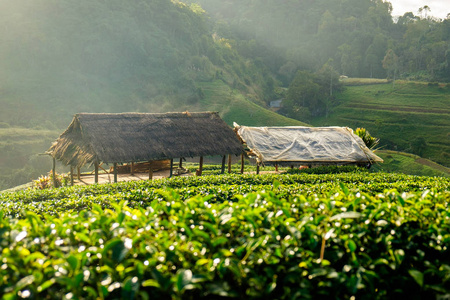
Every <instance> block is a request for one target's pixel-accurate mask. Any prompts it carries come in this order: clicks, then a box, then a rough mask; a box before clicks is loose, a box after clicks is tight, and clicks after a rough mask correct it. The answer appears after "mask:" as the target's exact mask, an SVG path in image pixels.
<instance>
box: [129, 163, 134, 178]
mask: <svg viewBox="0 0 450 300" xmlns="http://www.w3.org/2000/svg"><path fill="white" fill-rule="evenodd" d="M130 168H131V172H130V174H131V176H133V175H134V161H132V162H131V167H130Z"/></svg>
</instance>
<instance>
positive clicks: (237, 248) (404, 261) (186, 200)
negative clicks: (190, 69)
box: [0, 172, 450, 299]
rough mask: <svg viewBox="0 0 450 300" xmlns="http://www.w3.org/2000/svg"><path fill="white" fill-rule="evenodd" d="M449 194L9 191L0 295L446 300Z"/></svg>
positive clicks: (1, 197)
mask: <svg viewBox="0 0 450 300" xmlns="http://www.w3.org/2000/svg"><path fill="white" fill-rule="evenodd" d="M449 185H450V179H448V178H443V177H417V176H407V175H399V174H387V173H376V174H374V173H366V172H352V173H342V174H323V175H317V174H284V175H237V174H231V175H220V176H203V177H190V178H186V177H176V178H171V179H166V180H155V181H140V182H128V183H118V184H107V185H94V186H88V187H79V186H77V187H66V188H59V189H49V190H28V191H22V192H17V193H4V194H0V202H1V207H2V208H1V210H0V250H1V262H0V294H1V295H2V297H3V299H22V298H26V299H64V298H65V299H133V298H134V299H202V298H203V299H228V298H235V299H398V298H402V299H447V298H448V297H449V295H450V249H449V248H450V210H449V202H450V193H449ZM446 297H447V298H446Z"/></svg>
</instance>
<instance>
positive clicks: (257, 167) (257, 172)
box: [256, 164, 259, 174]
mask: <svg viewBox="0 0 450 300" xmlns="http://www.w3.org/2000/svg"><path fill="white" fill-rule="evenodd" d="M256 174H259V164H256Z"/></svg>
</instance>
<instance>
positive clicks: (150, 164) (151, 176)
mask: <svg viewBox="0 0 450 300" xmlns="http://www.w3.org/2000/svg"><path fill="white" fill-rule="evenodd" d="M152 179H153V164H152V161H149V162H148V180H152Z"/></svg>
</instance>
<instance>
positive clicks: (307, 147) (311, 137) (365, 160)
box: [235, 124, 383, 166]
mask: <svg viewBox="0 0 450 300" xmlns="http://www.w3.org/2000/svg"><path fill="white" fill-rule="evenodd" d="M235 131H236V133H237V134H238V136H239V138H240V139H241V140H242V142H244V143H245V144H247V147H248V148H249V150H250V153H251V154H253V155H254V156H255V157H256V161H257V163H258V165H263V164H277V165H293V164H300V165H312V166H318V165H345V164H373V163H375V162H383V160H382V159H381V158H380V157H378V156H377V155H375V154H374V153H373V152H372V151H371V150H369V149H368V148H367V147H366V145H365V144H364V142H363V140H362V139H361V138H360V137H359V136H357V135H356V134H354V133H353V130H352V129H350V128H348V127H300V126H287V127H247V126H239V125H237V124H235Z"/></svg>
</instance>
